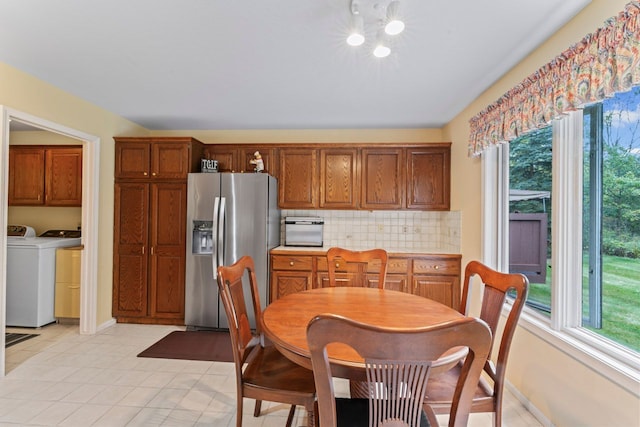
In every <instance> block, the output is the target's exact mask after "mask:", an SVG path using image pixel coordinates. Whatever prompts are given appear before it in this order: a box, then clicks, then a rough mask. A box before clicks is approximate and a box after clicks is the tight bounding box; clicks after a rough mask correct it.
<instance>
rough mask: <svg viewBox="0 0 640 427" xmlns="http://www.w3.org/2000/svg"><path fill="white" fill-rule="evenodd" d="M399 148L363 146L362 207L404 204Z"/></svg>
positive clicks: (385, 206)
mask: <svg viewBox="0 0 640 427" xmlns="http://www.w3.org/2000/svg"><path fill="white" fill-rule="evenodd" d="M403 160H404V157H403V149H402V148H363V149H362V178H361V181H362V193H361V198H360V207H361V208H363V209H369V210H376V209H395V210H399V209H402V208H403V207H404V200H405V199H404V188H405V182H404V181H405V178H404V177H405V171H404V168H403V165H404V161H403Z"/></svg>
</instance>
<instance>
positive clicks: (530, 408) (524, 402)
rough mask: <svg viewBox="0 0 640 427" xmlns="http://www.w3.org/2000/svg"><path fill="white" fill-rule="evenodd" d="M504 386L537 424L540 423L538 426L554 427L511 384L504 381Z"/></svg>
mask: <svg viewBox="0 0 640 427" xmlns="http://www.w3.org/2000/svg"><path fill="white" fill-rule="evenodd" d="M504 385H505V387H506V388H507V389H508V390H509V391H510V392H511V393H512V394H513V395H514V396H515V397H516V399H518V401H519V402H520V403H522V405H523V406H524V407H525V408H526V409H527V411H529V412H530V413H531V415H533V417H534V418H535V419H536V420H538V422H540V424H542V425H543V426H544V427H554V425H553V423H552V422H551V420H550V419H548V418H547V417H546V415H544V414H543V413H542V412H541V411H540V410H539V409H538V408H536V406H535V405H533V404H532V403H531V401H530V400H529V399H527V397H526V396H525V395H524V394H522V393H520V390H518V389H517V388H515V387H514V386H513V384H511V383H510V382H509V381H507V380H505V383H504ZM503 408H504V404H503Z"/></svg>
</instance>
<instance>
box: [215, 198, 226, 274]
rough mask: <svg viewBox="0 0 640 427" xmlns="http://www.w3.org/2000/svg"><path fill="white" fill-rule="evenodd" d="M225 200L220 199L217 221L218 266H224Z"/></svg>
mask: <svg viewBox="0 0 640 427" xmlns="http://www.w3.org/2000/svg"><path fill="white" fill-rule="evenodd" d="M226 210H227V198H226V197H220V218H219V219H218V223H217V224H218V249H217V251H216V252H217V257H218V265H224V224H225V219H226V216H227V212H226Z"/></svg>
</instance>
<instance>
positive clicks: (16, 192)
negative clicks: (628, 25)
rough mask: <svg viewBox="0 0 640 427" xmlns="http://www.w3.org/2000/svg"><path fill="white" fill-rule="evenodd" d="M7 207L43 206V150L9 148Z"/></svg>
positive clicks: (22, 147)
mask: <svg viewBox="0 0 640 427" xmlns="http://www.w3.org/2000/svg"><path fill="white" fill-rule="evenodd" d="M9 205H10V206H11V205H15V206H40V205H44V149H42V148H27V147H24V146H19V147H9Z"/></svg>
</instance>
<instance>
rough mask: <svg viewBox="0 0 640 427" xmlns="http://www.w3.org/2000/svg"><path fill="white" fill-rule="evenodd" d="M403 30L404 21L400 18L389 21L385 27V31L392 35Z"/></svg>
mask: <svg viewBox="0 0 640 427" xmlns="http://www.w3.org/2000/svg"><path fill="white" fill-rule="evenodd" d="M402 31H404V22H402V21H400V20H399V19H394V20H392V21H389V22H388V23H387V25H385V27H384V32H385V33H387V34H389V35H390V36H395V35H396V34H400V33H401V32H402Z"/></svg>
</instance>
